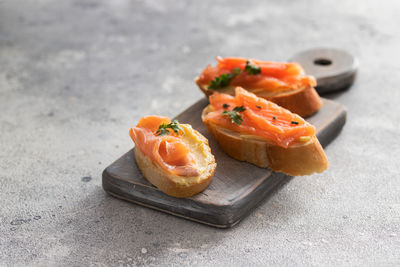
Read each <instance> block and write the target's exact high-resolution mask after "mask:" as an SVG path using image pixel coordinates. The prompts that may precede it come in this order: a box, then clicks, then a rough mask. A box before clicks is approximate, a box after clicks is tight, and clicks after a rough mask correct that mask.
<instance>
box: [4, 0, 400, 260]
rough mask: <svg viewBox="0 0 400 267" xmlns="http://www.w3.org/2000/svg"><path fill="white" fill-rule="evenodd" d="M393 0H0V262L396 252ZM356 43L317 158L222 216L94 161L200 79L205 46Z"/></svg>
mask: <svg viewBox="0 0 400 267" xmlns="http://www.w3.org/2000/svg"><path fill="white" fill-rule="evenodd" d="M398 14H400V3H399V1H396V0H392V1H384V2H383V1H372V0H371V1H370V0H369V1H356V0H354V1H340V2H339V1H334V0H326V1H318V0H314V1H238V0H234V1H220V2H218V3H217V2H216V1H211V0H207V1H172V0H171V1H153V0H152V1H147V0H146V1H145V0H143V1H128V0H115V1H106V0H102V1H100V0H75V1H55V0H54V1H51V0H37V1H15V0H0V144H1V149H0V170H1V171H0V202H1V205H0V265H4V266H13V265H15V266H24V265H43V266H90V265H94V266H97V265H98V266H102V265H104V266H105V265H110V266H127V265H133V266H136V265H153V266H159V265H173V266H178V265H181V264H184V265H190V266H192V265H193V266H212V265H218V266H246V265H250V266H265V265H278V266H282V265H287V266H301V265H307V266H308V265H313V266H320V265H342V266H346V265H359V266H365V265H367V266H395V265H397V266H399V265H400V177H399V176H400V172H399V164H400V142H399V132H400V127H399V125H400V121H399V120H400V117H399V112H400V104H399V101H400V90H399V88H398V87H399V84H400V75H399V71H400V64H399V61H400V52H399V51H400V50H399V49H400V30H399V29H400V28H399V25H400V16H399V15H398ZM319 46H332V47H337V48H343V49H346V50H348V51H349V52H351V53H353V54H354V55H356V56H357V57H359V59H360V72H359V76H358V79H357V81H356V83H355V85H354V86H353V88H351V89H350V90H349V91H347V92H345V93H342V94H337V95H333V96H331V97H332V98H334V99H335V100H337V101H339V102H341V103H343V104H344V105H346V106H347V108H348V122H347V124H346V126H345V128H344V130H343V132H342V133H341V135H340V136H339V137H338V138H337V139H336V140H335V141H334V142H333V143H332V144H331V145H330V146H329V147H328V148H327V149H326V153H327V156H328V158H329V160H330V164H331V166H330V168H329V170H328V171H326V172H324V173H322V174H320V175H312V176H308V177H298V178H294V179H292V180H291V181H290V182H289V183H287V184H285V185H284V186H283V187H282V188H281V189H280V190H278V191H276V192H275V193H274V194H273V195H272V196H271V197H270V198H269V199H268V200H266V201H265V202H264V203H263V204H262V205H261V206H260V207H259V208H258V209H257V210H255V211H254V212H252V213H251V214H250V216H249V217H248V218H247V219H245V220H244V221H242V222H241V223H240V224H239V225H237V226H236V227H235V228H233V229H229V230H218V229H214V228H210V227H207V226H203V225H200V224H197V223H193V222H189V221H186V220H182V219H179V218H175V217H172V216H169V215H166V214H163V213H160V212H157V211H153V210H149V209H146V208H142V207H139V206H136V205H133V204H130V203H127V202H123V201H120V200H117V199H114V198H112V197H110V196H108V195H107V194H105V193H104V191H103V190H102V188H101V172H102V170H103V169H104V168H105V167H106V166H107V165H108V164H110V163H111V162H112V161H113V160H115V159H116V158H117V157H119V156H120V155H121V154H122V153H124V152H126V151H127V150H129V149H130V148H131V147H132V142H131V140H130V138H129V136H128V129H129V128H130V127H131V126H133V125H135V123H136V122H137V120H138V119H139V118H140V117H141V116H143V115H146V114H163V115H169V116H174V115H176V114H178V113H179V112H180V111H182V110H183V109H185V108H186V107H188V106H190V105H191V104H192V103H194V102H195V101H197V100H198V99H199V98H200V97H202V94H201V93H200V92H199V90H198V89H197V88H196V86H195V84H194V83H193V77H194V76H196V75H197V74H198V73H199V72H200V70H201V69H202V68H203V67H205V66H206V65H207V64H208V63H210V62H213V58H214V56H216V55H222V56H231V55H233V56H244V57H254V58H262V59H270V60H285V59H287V58H289V57H290V56H292V55H293V54H294V53H296V52H298V51H301V50H303V49H308V48H312V47H319Z"/></svg>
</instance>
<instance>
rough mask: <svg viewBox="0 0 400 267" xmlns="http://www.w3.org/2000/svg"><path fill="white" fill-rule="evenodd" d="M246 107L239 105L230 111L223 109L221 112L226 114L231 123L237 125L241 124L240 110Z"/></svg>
mask: <svg viewBox="0 0 400 267" xmlns="http://www.w3.org/2000/svg"><path fill="white" fill-rule="evenodd" d="M245 110H246V108H245V107H244V106H240V107H235V108H234V109H233V110H231V111H227V110H226V111H224V112H222V114H223V115H226V116H228V117H229V118H230V119H231V121H232V123H236V124H237V125H241V124H242V121H243V119H242V116H240V115H239V113H240V112H243V111H245Z"/></svg>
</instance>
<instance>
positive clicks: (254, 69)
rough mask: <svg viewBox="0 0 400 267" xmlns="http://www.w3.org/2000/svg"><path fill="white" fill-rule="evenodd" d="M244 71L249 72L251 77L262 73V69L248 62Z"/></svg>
mask: <svg viewBox="0 0 400 267" xmlns="http://www.w3.org/2000/svg"><path fill="white" fill-rule="evenodd" d="M244 70H245V71H247V73H248V74H250V75H257V74H260V73H261V68H260V67H259V66H256V65H254V64H251V63H250V61H248V60H247V61H246V66H245V67H244Z"/></svg>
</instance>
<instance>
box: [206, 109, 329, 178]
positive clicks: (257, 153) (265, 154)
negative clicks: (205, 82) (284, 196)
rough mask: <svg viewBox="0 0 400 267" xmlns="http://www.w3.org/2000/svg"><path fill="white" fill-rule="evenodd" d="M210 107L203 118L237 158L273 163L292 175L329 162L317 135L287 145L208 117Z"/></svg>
mask: <svg viewBox="0 0 400 267" xmlns="http://www.w3.org/2000/svg"><path fill="white" fill-rule="evenodd" d="M209 111H210V106H207V107H206V108H205V109H204V110H203V113H202V120H203V122H204V123H205V125H206V127H207V129H208V131H209V132H210V133H211V135H212V136H213V137H214V138H215V139H216V140H217V142H218V143H219V145H220V147H221V149H222V150H224V151H225V152H226V153H227V154H228V155H229V156H231V157H232V158H234V159H237V160H240V161H247V162H249V163H252V164H254V165H256V166H258V167H262V168H267V167H269V168H270V169H271V170H273V171H278V172H283V173H285V174H288V175H291V176H301V175H310V174H312V173H315V172H317V173H320V172H322V171H324V170H326V169H327V168H328V166H329V162H328V159H327V158H326V155H325V152H324V150H323V148H322V146H321V144H320V143H319V141H318V139H317V137H315V136H313V137H311V138H310V140H309V141H307V142H305V143H298V144H297V143H296V144H294V145H292V146H290V147H288V148H283V147H280V146H278V145H276V144H274V143H272V142H270V141H268V140H265V139H262V138H261V137H257V136H249V135H240V134H239V133H237V132H234V131H231V130H229V129H225V128H221V127H219V126H217V125H216V124H213V123H211V122H209V121H205V120H204V118H205V116H206V115H207V113H208V112H209Z"/></svg>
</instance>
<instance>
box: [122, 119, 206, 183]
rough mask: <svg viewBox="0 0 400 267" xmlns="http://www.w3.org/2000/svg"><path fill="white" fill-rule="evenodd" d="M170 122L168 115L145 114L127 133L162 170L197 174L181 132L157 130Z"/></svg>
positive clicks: (192, 157)
mask: <svg viewBox="0 0 400 267" xmlns="http://www.w3.org/2000/svg"><path fill="white" fill-rule="evenodd" d="M169 123H171V120H170V119H169V118H168V117H161V116H146V117H143V118H142V119H140V121H139V122H138V124H137V125H136V127H134V128H131V129H130V131H129V135H130V137H131V138H132V140H133V142H135V145H136V146H137V147H138V148H139V149H140V151H141V152H142V153H143V154H145V155H146V156H148V157H150V158H151V159H152V160H153V161H155V162H156V163H158V164H159V165H160V166H161V167H162V168H163V169H164V170H166V171H167V172H169V173H172V174H175V175H179V176H197V175H198V171H197V169H196V161H195V158H194V156H193V155H192V153H191V152H190V149H189V147H188V145H187V144H186V143H185V142H183V140H182V132H180V131H177V132H174V131H173V130H172V129H169V128H165V131H168V132H164V133H166V134H164V135H162V134H160V132H158V130H159V129H160V125H167V124H169Z"/></svg>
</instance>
